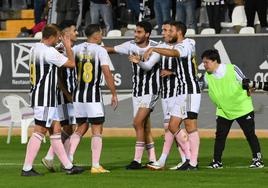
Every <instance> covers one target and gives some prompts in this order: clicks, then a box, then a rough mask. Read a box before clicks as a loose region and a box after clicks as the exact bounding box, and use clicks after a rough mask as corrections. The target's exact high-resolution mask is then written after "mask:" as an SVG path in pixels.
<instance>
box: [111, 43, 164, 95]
mask: <svg viewBox="0 0 268 188" xmlns="http://www.w3.org/2000/svg"><path fill="white" fill-rule="evenodd" d="M155 46H157V42H155V41H152V40H150V41H149V44H148V46H147V47H145V48H140V47H139V46H137V45H136V43H135V41H134V40H132V41H128V42H125V43H123V44H120V45H117V46H115V47H114V49H115V51H116V52H117V53H120V54H126V55H131V54H138V55H141V56H143V54H144V52H145V51H146V50H147V49H149V48H150V47H155ZM132 70H133V76H132V83H133V88H132V89H133V91H132V92H133V96H134V97H139V96H143V95H158V93H159V86H160V84H159V64H158V63H156V64H155V65H154V66H153V67H152V69H151V70H148V71H146V70H143V69H142V68H141V67H140V66H139V65H137V64H135V63H132Z"/></svg>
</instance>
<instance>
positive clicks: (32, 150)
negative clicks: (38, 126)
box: [23, 132, 44, 171]
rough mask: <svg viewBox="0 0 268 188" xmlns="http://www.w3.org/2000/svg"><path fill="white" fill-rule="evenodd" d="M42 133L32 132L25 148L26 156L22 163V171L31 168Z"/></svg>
mask: <svg viewBox="0 0 268 188" xmlns="http://www.w3.org/2000/svg"><path fill="white" fill-rule="evenodd" d="M43 137H44V135H42V134H40V133H36V132H35V133H33V134H32V136H31V138H30V140H29V142H28V144H27V149H26V156H25V161H24V165H23V170H24V171H29V170H31V169H32V168H33V161H34V159H35V157H36V155H37V153H38V151H39V149H40V145H41V142H42V140H43Z"/></svg>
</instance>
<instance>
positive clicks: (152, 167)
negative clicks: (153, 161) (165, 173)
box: [147, 165, 165, 171]
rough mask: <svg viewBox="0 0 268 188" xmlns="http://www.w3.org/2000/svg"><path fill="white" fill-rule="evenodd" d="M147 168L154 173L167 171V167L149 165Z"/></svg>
mask: <svg viewBox="0 0 268 188" xmlns="http://www.w3.org/2000/svg"><path fill="white" fill-rule="evenodd" d="M147 168H148V169H150V170H153V171H157V170H164V169H165V167H155V166H152V165H147Z"/></svg>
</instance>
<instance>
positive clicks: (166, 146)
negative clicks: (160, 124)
mask: <svg viewBox="0 0 268 188" xmlns="http://www.w3.org/2000/svg"><path fill="white" fill-rule="evenodd" d="M173 141H174V135H173V134H172V133H171V132H170V131H169V130H168V129H166V130H165V142H164V145H163V150H162V153H164V154H166V155H168V154H169V151H170V148H171V146H172V144H173Z"/></svg>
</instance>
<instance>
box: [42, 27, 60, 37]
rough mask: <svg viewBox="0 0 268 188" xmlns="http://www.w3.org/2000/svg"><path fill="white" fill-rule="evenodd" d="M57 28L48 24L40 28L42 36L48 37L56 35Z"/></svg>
mask: <svg viewBox="0 0 268 188" xmlns="http://www.w3.org/2000/svg"><path fill="white" fill-rule="evenodd" d="M58 33H59V28H58V27H57V26H56V25H52V24H48V25H46V26H45V27H44V29H43V30H42V38H44V39H48V38H49V37H50V36H57V35H58Z"/></svg>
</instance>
